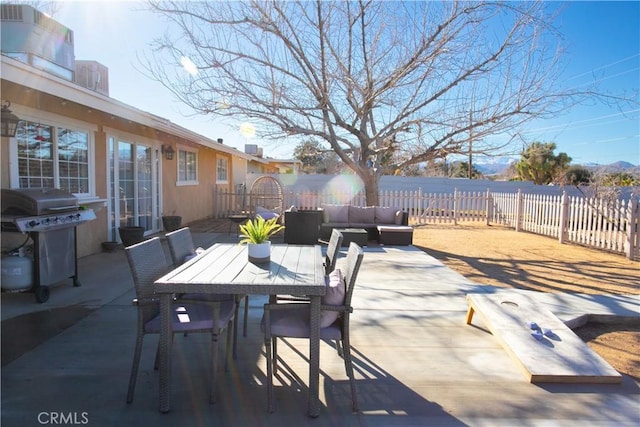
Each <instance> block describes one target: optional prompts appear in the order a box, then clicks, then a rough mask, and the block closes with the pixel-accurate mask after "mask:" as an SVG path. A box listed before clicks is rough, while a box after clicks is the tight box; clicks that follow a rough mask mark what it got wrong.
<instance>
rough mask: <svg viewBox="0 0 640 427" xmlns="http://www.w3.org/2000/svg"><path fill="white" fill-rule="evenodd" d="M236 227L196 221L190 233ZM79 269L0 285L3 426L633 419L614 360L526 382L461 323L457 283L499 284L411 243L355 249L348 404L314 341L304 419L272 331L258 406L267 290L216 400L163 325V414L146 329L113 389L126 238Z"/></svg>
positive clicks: (201, 240)
mask: <svg viewBox="0 0 640 427" xmlns="http://www.w3.org/2000/svg"><path fill="white" fill-rule="evenodd" d="M234 239H236V236H234V235H230V234H224V233H222V234H221V233H194V240H195V241H196V244H197V245H201V246H203V247H206V246H208V245H210V244H211V243H214V242H219V241H233V240H234ZM344 252H345V251H344V249H343V253H342V256H344ZM167 255H168V250H167ZM340 262H341V261H339V265H340ZM79 279H80V282H81V283H82V286H81V287H77V288H74V287H73V286H71V284H70V283H63V284H61V285H60V286H57V287H54V288H52V290H51V297H50V300H49V301H48V302H47V303H45V304H37V303H36V302H35V299H34V296H33V294H31V293H15V294H2V313H1V314H2V333H3V336H2V364H3V366H2V378H1V379H2V415H1V422H2V426H3V427H12V426H20V427H22V426H31V425H34V426H37V425H42V424H47V423H48V424H55V422H53V420H54V418H55V417H57V418H55V419H56V420H58V421H60V420H65V421H67V424H73V423H76V424H84V425H90V426H121V427H125V426H140V425H158V426H164V425H166V426H200V425H207V426H211V425H221V426H301V425H315V426H351V425H353V426H463V425H471V426H516V425H517V426H542V425H544V426H548V425H554V426H561V425H566V426H575V425H590V426H638V425H640V404H639V402H640V383H639V382H637V381H634V380H633V379H632V378H630V377H628V376H624V378H623V381H622V383H621V384H604V385H598V384H544V385H540V384H537V385H536V384H530V383H528V382H527V381H526V379H525V378H524V376H523V374H522V372H521V371H520V370H519V368H518V367H517V366H516V363H514V361H513V360H512V359H511V358H510V356H509V355H508V354H507V353H506V351H505V350H504V349H503V348H502V347H501V346H500V345H499V343H498V341H497V340H496V339H495V338H494V337H493V336H492V335H491V334H490V333H488V332H487V329H486V328H485V326H484V325H483V324H482V323H481V321H480V320H479V319H476V320H474V322H473V325H472V326H469V325H466V324H465V314H466V311H467V303H466V301H465V295H466V294H467V293H470V292H501V291H503V290H499V289H496V288H493V287H489V286H483V285H479V284H474V283H471V282H470V281H468V280H467V279H465V278H464V277H462V276H461V275H459V274H457V273H456V272H454V271H453V270H451V269H449V268H447V267H445V266H444V265H443V264H442V263H440V262H439V261H437V260H436V259H434V258H432V257H430V256H429V255H427V254H425V253H424V252H422V251H419V250H417V249H415V248H413V247H377V246H372V247H368V248H366V249H365V257H364V262H363V265H362V268H361V271H360V275H359V277H358V282H357V288H356V290H355V293H354V301H353V305H354V307H355V311H354V314H353V316H352V346H353V351H354V358H355V369H356V379H357V383H358V393H359V394H358V396H359V400H360V408H361V411H360V413H358V414H353V413H352V412H351V404H350V392H349V381H348V379H347V377H346V376H345V373H344V365H343V362H342V359H340V358H339V357H338V355H337V353H336V351H335V350H334V349H333V348H332V347H330V345H329V344H327V343H325V344H323V345H322V347H321V356H320V367H321V378H320V396H321V401H322V409H321V413H320V417H318V418H316V419H311V418H308V417H307V415H306V408H307V404H306V395H307V393H306V386H305V384H306V381H307V376H308V364H307V362H306V353H307V342H306V341H300V340H288V341H287V343H283V344H281V345H280V346H279V354H280V357H281V358H282V363H281V364H280V367H281V371H280V374H279V377H278V378H277V379H276V381H275V384H276V391H275V395H276V404H277V410H276V412H275V413H274V414H270V413H268V412H267V405H266V390H265V372H266V369H265V358H264V354H263V343H262V335H261V333H260V327H259V322H260V318H261V315H262V304H263V303H264V302H265V298H264V297H256V296H252V297H251V298H250V308H251V309H250V318H249V325H248V326H249V327H248V330H249V336H248V337H246V338H243V337H239V355H238V359H237V360H236V361H235V362H234V363H233V364H232V365H231V366H230V368H229V371H228V372H221V373H220V375H219V379H220V383H219V384H218V390H219V398H218V403H217V404H215V405H209V404H208V399H207V396H208V387H209V384H208V383H207V378H208V372H207V371H206V369H207V368H206V366H207V365H206V358H207V357H208V356H209V339H208V336H206V335H204V334H193V335H189V336H187V337H183V336H176V340H175V343H174V352H175V353H174V354H175V357H174V368H173V386H172V409H171V412H170V413H168V414H160V413H159V412H158V410H157V408H158V374H157V372H156V371H154V370H153V358H154V354H155V348H156V343H157V337H153V336H148V337H146V338H145V348H144V350H143V354H142V363H141V367H140V373H139V376H138V382H137V387H136V393H135V400H134V402H133V403H132V404H129V405H128V404H126V403H125V395H126V388H127V382H128V378H129V370H130V367H131V366H130V365H131V360H132V356H133V344H134V340H135V324H136V323H135V319H136V311H135V308H134V307H133V306H132V305H131V299H132V298H133V297H134V291H133V283H132V280H131V276H130V272H129V268H128V265H127V262H126V258H125V255H124V251H123V250H122V249H119V250H117V251H116V252H113V253H102V254H96V255H92V256H88V257H84V258H82V259H80V260H79ZM69 282H70V281H69ZM531 296H532V298H538V299H539V300H540V301H542V302H543V303H544V304H545V305H546V306H548V307H549V309H550V310H551V311H552V312H554V313H555V314H556V315H557V316H558V317H560V318H561V319H562V320H564V321H566V322H568V323H569V324H571V323H574V324H575V323H576V322H579V321H583V320H584V318H583V317H582V316H583V315H584V314H588V313H591V314H598V315H623V316H640V299H639V298H638V297H637V296H635V297H631V296H628V297H627V296H617V297H609V296H593V295H567V294H537V293H533V292H531ZM222 345H223V346H224V344H222ZM223 351H224V349H223ZM221 365H222V364H221ZM221 369H222V367H221ZM69 421H73V422H69Z"/></svg>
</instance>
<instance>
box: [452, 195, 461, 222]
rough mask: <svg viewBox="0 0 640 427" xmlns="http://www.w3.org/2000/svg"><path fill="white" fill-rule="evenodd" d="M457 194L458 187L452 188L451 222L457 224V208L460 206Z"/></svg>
mask: <svg viewBox="0 0 640 427" xmlns="http://www.w3.org/2000/svg"><path fill="white" fill-rule="evenodd" d="M459 197H460V196H459V195H458V189H457V188H454V189H453V224H454V225H458V208H459V207H460V200H459Z"/></svg>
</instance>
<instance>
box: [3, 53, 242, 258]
mask: <svg viewBox="0 0 640 427" xmlns="http://www.w3.org/2000/svg"><path fill="white" fill-rule="evenodd" d="M0 59H1V61H2V73H1V75H2V79H1V88H0V89H1V93H2V99H3V100H10V101H11V110H12V111H13V112H14V114H16V115H17V116H18V117H20V118H21V119H22V120H28V121H32V122H35V123H45V124H47V125H53V126H65V125H67V126H72V127H73V128H75V129H82V130H84V131H86V132H87V134H88V135H89V139H90V147H91V152H90V154H89V155H90V171H89V173H90V176H92V177H93V180H92V187H91V189H90V198H81V199H80V204H81V205H86V206H87V207H89V208H91V209H93V210H94V211H95V213H96V217H97V219H96V220H94V221H90V222H87V223H85V224H82V225H80V226H78V227H77V233H78V256H80V257H81V256H85V255H89V254H92V253H96V252H100V251H101V250H102V247H101V246H102V242H105V241H109V240H112V238H113V236H114V234H115V230H112V229H111V223H112V221H111V218H109V217H108V215H109V212H110V210H109V208H110V206H109V203H111V202H110V194H109V179H108V174H109V158H108V146H109V140H110V138H113V139H114V141H118V140H123V141H127V142H142V143H144V144H145V145H147V146H149V147H150V148H151V149H152V150H155V152H157V153H160V150H161V147H162V146H168V145H170V146H171V147H172V148H173V149H174V150H176V156H175V157H174V159H173V160H167V159H165V158H164V156H162V155H160V156H159V157H158V162H159V163H160V164H159V168H158V174H159V176H160V181H161V183H160V185H159V191H160V194H159V211H158V212H157V213H158V218H157V219H158V221H157V224H158V226H157V227H156V228H154V230H152V231H161V220H160V214H161V213H166V214H171V213H172V212H175V214H176V215H181V216H182V217H183V224H186V223H188V222H191V221H194V220H197V219H201V218H207V217H210V216H211V215H212V214H213V208H214V206H213V204H214V198H213V193H214V191H213V190H214V188H219V189H231V188H234V185H235V184H236V183H244V182H245V178H244V176H243V174H244V173H245V172H246V163H247V161H248V159H250V158H251V156H248V155H246V154H244V153H242V152H239V151H237V150H235V149H233V148H231V147H228V146H223V145H220V144H218V143H216V142H214V141H211V140H208V139H206V138H204V137H202V136H201V135H197V134H195V133H193V132H191V131H189V130H188V129H184V128H181V127H179V126H176V125H175V124H173V123H170V122H169V121H167V120H165V119H162V118H158V117H157V116H153V115H151V114H148V113H145V112H141V111H140V110H137V109H135V108H134V107H130V106H127V105H125V104H122V103H121V102H119V101H117V100H112V99H111V98H109V97H106V96H104V95H101V94H98V93H95V92H91V91H89V90H87V89H85V88H80V87H78V86H77V85H74V84H73V83H71V82H64V81H62V80H61V79H58V78H56V77H52V76H47V75H46V74H45V73H43V72H40V71H37V70H33V69H31V68H29V67H28V66H27V65H22V64H20V63H16V62H15V61H14V60H12V59H7V58H6V57H4V56H3V57H1V58H0ZM16 147H17V142H16V140H15V139H14V138H4V137H3V138H2V140H1V141H0V185H1V187H2V188H17V187H18V186H19V184H18V182H17V179H16V176H17V172H16V170H17V169H16V168H17V166H16V165H15V162H16V160H17V149H16ZM180 147H186V148H189V149H190V150H192V151H196V152H197V161H198V162H197V182H195V183H188V184H182V183H179V182H178V180H177V174H178V167H177V160H176V159H177V153H178V150H179V149H180ZM220 157H223V158H226V159H227V162H228V163H227V164H228V179H227V180H225V181H223V182H218V181H217V171H216V167H217V166H216V165H217V160H218V158H220ZM12 173H13V174H14V176H13V177H12ZM238 173H239V174H242V175H237V174H238ZM24 239H25V236H24V235H22V234H21V233H10V232H6V233H5V232H3V233H2V249H3V250H5V249H11V248H14V247H17V246H19V245H20V244H21V243H22V242H23V241H24ZM16 242H17V243H16ZM14 243H15V245H14Z"/></svg>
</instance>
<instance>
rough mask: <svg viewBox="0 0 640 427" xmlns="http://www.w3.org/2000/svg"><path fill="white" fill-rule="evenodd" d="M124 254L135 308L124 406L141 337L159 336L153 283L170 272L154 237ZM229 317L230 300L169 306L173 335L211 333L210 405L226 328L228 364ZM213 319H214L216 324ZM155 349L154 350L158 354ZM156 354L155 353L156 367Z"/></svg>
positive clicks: (130, 395) (231, 312) (135, 372)
mask: <svg viewBox="0 0 640 427" xmlns="http://www.w3.org/2000/svg"><path fill="white" fill-rule="evenodd" d="M125 253H126V256H127V261H128V262H129V267H130V269H131V274H132V276H133V283H134V287H135V291H136V298H135V299H134V300H133V304H134V305H135V306H136V307H137V308H138V327H137V335H136V344H135V352H134V356H133V364H132V366H131V375H130V377H129V389H128V391H127V403H131V402H132V401H133V395H134V391H135V387H136V379H137V376H138V367H139V365H140V356H141V353H142V343H143V339H144V336H145V335H147V334H159V333H160V304H159V299H158V297H157V295H156V294H155V293H154V290H153V284H154V282H155V280H157V279H158V278H160V277H162V276H163V275H164V274H166V273H168V272H169V271H171V265H170V264H169V263H168V262H167V259H166V257H165V254H164V250H163V248H162V244H161V243H160V239H159V238H158V237H154V238H152V239H149V240H145V241H143V242H141V243H137V244H135V245H132V246H128V247H126V248H125ZM233 315H234V304H233V301H220V302H219V303H218V304H186V303H182V302H180V301H177V302H176V303H174V305H173V309H172V328H173V332H174V333H176V332H188V333H195V332H206V333H210V334H211V367H210V369H211V386H210V387H211V389H210V395H209V401H210V402H211V403H213V402H215V400H216V393H215V389H216V380H217V370H218V336H219V334H220V333H222V332H223V331H224V329H225V328H226V329H227V351H226V363H229V357H230V353H231V352H230V348H231V340H232V335H231V332H232V327H230V326H232V325H230V324H231V323H233ZM214 319H217V324H216V321H215V320H214ZM171 341H173V339H172V340H171ZM159 350H160V349H159V348H158V352H159ZM158 352H156V367H157V360H158Z"/></svg>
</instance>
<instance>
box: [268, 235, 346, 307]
mask: <svg viewBox="0 0 640 427" xmlns="http://www.w3.org/2000/svg"><path fill="white" fill-rule="evenodd" d="M343 239H344V236H343V235H342V233H341V232H339V231H338V230H336V229H335V228H334V229H333V231H331V238H330V239H329V244H328V245H327V251H326V253H325V257H324V262H323V263H322V265H324V274H325V275H327V276H328V275H329V274H330V273H331V272H332V271H333V270H335V269H336V263H337V262H338V255H340V247H341V246H342V240H343ZM276 299H277V300H278V301H299V302H303V301H309V298H308V297H305V296H296V295H277V296H276Z"/></svg>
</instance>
